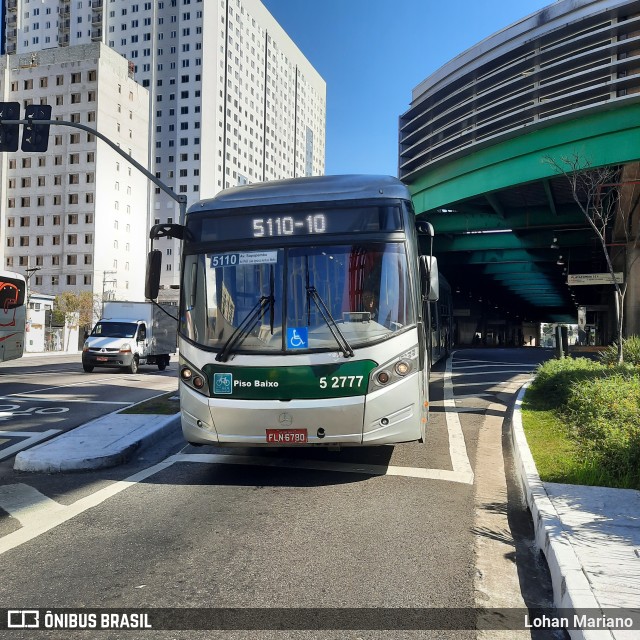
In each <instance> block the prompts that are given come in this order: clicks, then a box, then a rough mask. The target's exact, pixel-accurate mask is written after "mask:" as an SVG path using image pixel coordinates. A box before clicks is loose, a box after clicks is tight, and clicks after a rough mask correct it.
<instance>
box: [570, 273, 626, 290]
mask: <svg viewBox="0 0 640 640" xmlns="http://www.w3.org/2000/svg"><path fill="white" fill-rule="evenodd" d="M615 275H616V279H615V281H614V279H613V278H612V277H611V274H610V273H572V274H569V275H568V276H567V284H568V285H569V286H570V287H575V286H577V285H588V284H592V285H593V284H615V282H617V283H618V284H622V283H623V282H624V276H623V274H622V273H621V272H616V274H615Z"/></svg>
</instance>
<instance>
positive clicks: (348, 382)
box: [320, 376, 364, 389]
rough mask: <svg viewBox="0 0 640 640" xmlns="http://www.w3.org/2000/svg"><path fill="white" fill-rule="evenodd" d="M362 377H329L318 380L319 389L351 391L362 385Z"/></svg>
mask: <svg viewBox="0 0 640 640" xmlns="http://www.w3.org/2000/svg"><path fill="white" fill-rule="evenodd" d="M363 380H364V376H331V377H330V378H327V377H326V376H323V377H322V378H320V388H321V389H328V388H331V389H353V388H354V387H355V388H358V387H360V386H361V385H362V381H363Z"/></svg>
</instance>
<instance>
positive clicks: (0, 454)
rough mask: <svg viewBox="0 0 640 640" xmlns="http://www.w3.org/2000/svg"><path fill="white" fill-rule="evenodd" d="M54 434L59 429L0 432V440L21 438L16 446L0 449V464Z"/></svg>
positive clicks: (58, 431)
mask: <svg viewBox="0 0 640 640" xmlns="http://www.w3.org/2000/svg"><path fill="white" fill-rule="evenodd" d="M56 433H60V429H47V431H0V438H21V440H20V441H19V442H17V443H16V444H12V445H11V446H10V447H4V448H2V449H0V462H2V460H7V459H8V458H11V456H14V455H15V454H16V453H18V451H22V450H23V449H27V448H28V447H32V446H33V445H34V444H36V443H38V442H40V441H41V440H46V439H47V438H50V437H51V436H55V435H56ZM0 506H1V505H0Z"/></svg>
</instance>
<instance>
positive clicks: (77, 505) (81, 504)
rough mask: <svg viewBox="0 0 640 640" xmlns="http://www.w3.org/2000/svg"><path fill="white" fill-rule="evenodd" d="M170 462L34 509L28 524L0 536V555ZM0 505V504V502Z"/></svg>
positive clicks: (168, 462)
mask: <svg viewBox="0 0 640 640" xmlns="http://www.w3.org/2000/svg"><path fill="white" fill-rule="evenodd" d="M172 464H173V461H171V458H169V459H167V460H164V461H163V462H159V463H158V464H156V465H153V466H152V467H148V468H147V469H143V470H142V471H140V472H138V473H136V474H134V475H132V476H130V477H129V478H127V479H126V480H120V481H119V482H114V483H113V484H112V485H110V486H108V487H105V488H104V489H100V490H99V491H96V492H95V493H92V494H91V495H90V496H87V497H86V498H81V499H80V500H78V501H77V502H74V503H73V504H71V505H69V506H66V507H64V508H63V509H60V510H59V511H47V510H46V509H45V510H42V511H41V510H35V511H34V513H33V517H30V525H29V526H27V527H22V528H21V529H18V530H17V531H14V532H13V533H10V534H8V535H6V536H4V537H3V538H0V555H2V554H3V553H6V552H7V551H10V550H11V549H15V548H16V547H19V546H20V545H22V544H24V543H25V542H29V541H30V540H33V539H34V538H37V537H38V536H39V535H42V534H43V533H46V532H47V531H49V530H51V529H53V528H55V527H57V526H58V525H60V524H63V523H64V522H67V521H68V520H71V518H75V517H76V516H77V515H79V514H81V513H82V512H83V511H86V510H87V509H91V508H92V507H95V506H97V505H99V504H101V503H103V502H104V501H105V500H108V499H109V498H112V497H113V496H115V495H117V494H118V493H120V492H121V491H124V490H125V489H128V488H129V487H132V486H134V485H135V484H137V483H138V482H142V481H143V480H146V479H147V478H148V477H149V476H152V475H154V474H156V473H158V472H160V471H164V469H166V468H167V467H169V466H171V465H172ZM0 506H2V504H1V503H0Z"/></svg>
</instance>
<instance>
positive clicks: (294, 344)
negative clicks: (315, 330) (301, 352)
mask: <svg viewBox="0 0 640 640" xmlns="http://www.w3.org/2000/svg"><path fill="white" fill-rule="evenodd" d="M308 346H309V331H308V329H307V327H296V328H295V329H287V347H288V348H289V349H306V348H307V347H308Z"/></svg>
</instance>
